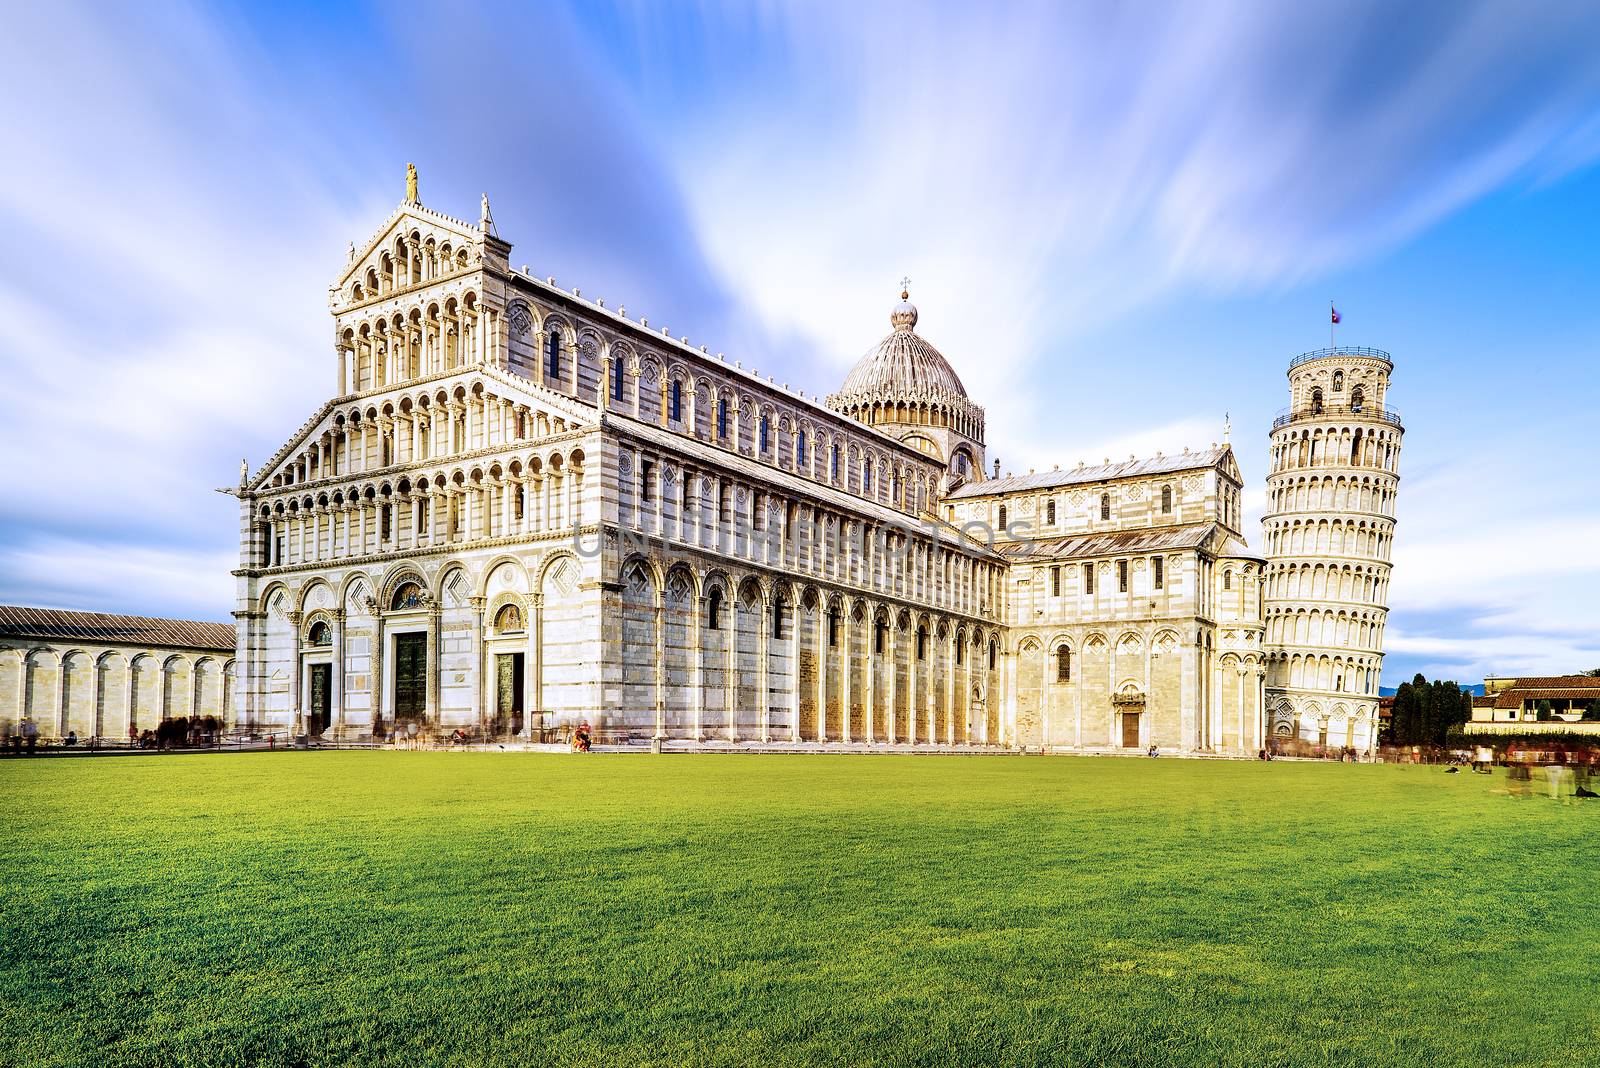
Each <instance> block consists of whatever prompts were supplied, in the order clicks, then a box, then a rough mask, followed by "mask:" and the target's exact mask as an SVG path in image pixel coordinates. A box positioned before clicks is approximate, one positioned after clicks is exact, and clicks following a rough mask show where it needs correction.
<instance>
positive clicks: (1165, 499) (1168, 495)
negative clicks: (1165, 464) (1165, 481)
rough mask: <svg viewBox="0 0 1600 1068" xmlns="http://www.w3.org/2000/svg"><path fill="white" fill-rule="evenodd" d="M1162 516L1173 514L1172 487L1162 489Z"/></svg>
mask: <svg viewBox="0 0 1600 1068" xmlns="http://www.w3.org/2000/svg"><path fill="white" fill-rule="evenodd" d="M1161 514H1162V515H1171V514H1172V487H1171V486H1162V487H1161Z"/></svg>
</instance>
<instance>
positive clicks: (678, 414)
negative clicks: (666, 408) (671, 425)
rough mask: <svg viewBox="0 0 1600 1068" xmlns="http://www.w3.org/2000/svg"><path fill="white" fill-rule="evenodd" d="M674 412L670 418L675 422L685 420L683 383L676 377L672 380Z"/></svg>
mask: <svg viewBox="0 0 1600 1068" xmlns="http://www.w3.org/2000/svg"><path fill="white" fill-rule="evenodd" d="M670 407H671V409H672V412H671V415H670V416H669V418H670V419H671V420H672V421H673V422H675V423H681V422H683V383H682V382H679V381H677V380H676V379H674V380H673V382H672V403H671V405H670Z"/></svg>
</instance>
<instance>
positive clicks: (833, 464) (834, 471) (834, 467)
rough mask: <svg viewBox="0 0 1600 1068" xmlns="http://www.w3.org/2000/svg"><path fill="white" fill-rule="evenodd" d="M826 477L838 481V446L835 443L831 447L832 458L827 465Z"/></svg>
mask: <svg viewBox="0 0 1600 1068" xmlns="http://www.w3.org/2000/svg"><path fill="white" fill-rule="evenodd" d="M828 477H829V478H831V479H833V480H834V481H835V482H837V481H839V446H838V445H837V444H835V445H834V447H833V459H832V460H831V461H830V462H829V465H828Z"/></svg>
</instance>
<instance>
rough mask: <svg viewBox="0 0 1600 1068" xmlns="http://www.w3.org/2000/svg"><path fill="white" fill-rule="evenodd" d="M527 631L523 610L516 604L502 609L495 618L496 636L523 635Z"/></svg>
mask: <svg viewBox="0 0 1600 1068" xmlns="http://www.w3.org/2000/svg"><path fill="white" fill-rule="evenodd" d="M525 629H526V627H525V624H524V623H523V621H522V609H521V608H519V607H518V606H516V605H514V604H508V605H504V606H502V607H501V609H500V611H498V612H496V613H495V616H494V631H495V633H496V634H521V633H523V631H524V630H525Z"/></svg>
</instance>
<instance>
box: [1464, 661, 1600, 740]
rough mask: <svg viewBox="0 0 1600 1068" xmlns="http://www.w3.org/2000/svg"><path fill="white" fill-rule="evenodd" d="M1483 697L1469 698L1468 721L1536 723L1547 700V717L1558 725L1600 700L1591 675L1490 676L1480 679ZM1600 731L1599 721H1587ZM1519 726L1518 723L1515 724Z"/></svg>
mask: <svg viewBox="0 0 1600 1068" xmlns="http://www.w3.org/2000/svg"><path fill="white" fill-rule="evenodd" d="M1483 688H1484V691H1485V693H1484V696H1482V697H1474V698H1473V699H1472V723H1473V724H1474V725H1478V724H1518V725H1520V724H1526V723H1540V722H1541V721H1540V719H1539V707H1540V703H1541V702H1545V701H1548V702H1549V707H1550V719H1549V720H1548V721H1545V722H1549V723H1553V724H1557V725H1561V724H1568V723H1576V722H1578V721H1580V720H1582V719H1583V715H1584V713H1585V712H1586V711H1587V710H1588V708H1589V705H1590V704H1591V703H1592V702H1595V701H1600V678H1596V677H1594V676H1592V675H1544V676H1538V677H1534V678H1506V677H1494V676H1491V677H1490V678H1487V679H1484V680H1483ZM1590 726H1592V727H1593V728H1594V729H1595V731H1596V732H1600V723H1594V722H1591V723H1590V724H1588V725H1586V727H1585V729H1588V727H1590ZM1519 729H1520V726H1519Z"/></svg>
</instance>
